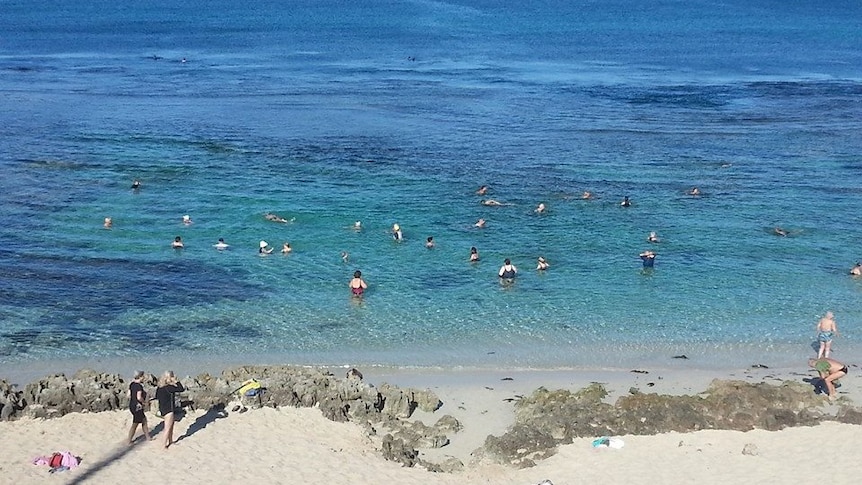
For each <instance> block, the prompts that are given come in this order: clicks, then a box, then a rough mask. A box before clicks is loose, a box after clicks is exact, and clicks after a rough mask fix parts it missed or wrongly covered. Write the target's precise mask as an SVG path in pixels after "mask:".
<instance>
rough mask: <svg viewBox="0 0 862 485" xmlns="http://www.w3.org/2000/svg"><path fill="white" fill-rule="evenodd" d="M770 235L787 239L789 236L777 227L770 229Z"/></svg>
mask: <svg viewBox="0 0 862 485" xmlns="http://www.w3.org/2000/svg"><path fill="white" fill-rule="evenodd" d="M772 233H773V234H775V235H776V236H781V237H787V235H788V234H789V233H788V232H787V231H786V230H784V229H782V228H781V227H779V226H775V227H774V228H773V229H772Z"/></svg>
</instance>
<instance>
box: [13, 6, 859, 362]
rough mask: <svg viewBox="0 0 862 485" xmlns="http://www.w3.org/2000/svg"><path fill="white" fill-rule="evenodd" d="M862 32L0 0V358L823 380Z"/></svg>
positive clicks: (812, 11) (801, 15) (851, 14)
mask: <svg viewBox="0 0 862 485" xmlns="http://www.w3.org/2000/svg"><path fill="white" fill-rule="evenodd" d="M860 19H862V3H860V2H857V1H835V2H809V1H790V2H788V1H777V0H775V1H770V0H766V1H759V2H751V1H745V0H728V1H724V2H707V1H692V0H689V1H671V0H656V1H649V2H644V1H635V0H609V1H607V0H604V1H583V0H575V1H564V0H547V1H536V2H533V1H531V2H505V1H494V0H487V1H481V0H475V1H474V0H465V1H459V2H442V1H422V0H417V1H389V2H378V1H370V0H357V1H348V2H344V1H339V2H335V1H327V0H314V1H304V0H298V1H291V2H251V3H249V2H231V1H224V0H217V1H206V2H204V1H200V0H192V1H186V2H168V1H139V2H122V3H119V4H118V3H117V2H108V1H104V0H95V1H88V2H68V1H59V0H46V1H43V2H38V3H35V4H34V3H33V2H30V1H19V0H0V366H2V367H0V371H2V369H3V368H6V369H12V368H16V367H17V368H20V367H26V366H28V365H33V364H35V363H37V362H38V363H44V362H53V361H56V362H61V361H64V360H68V359H71V360H76V361H87V360H88V359H93V360H98V359H106V358H110V359H120V360H124V361H127V362H134V361H135V359H144V358H148V359H153V358H162V357H164V358H178V357H182V358H188V359H191V360H194V359H218V358H219V356H223V357H224V358H225V359H228V358H230V359H234V360H245V361H249V362H252V361H256V360H260V359H262V358H263V356H266V358H267V359H271V360H278V361H282V362H289V363H307V364H323V365H330V364H349V365H395V366H443V367H446V366H455V367H460V366H478V367H506V366H508V367H531V368H557V367H578V366H609V367H613V366H626V365H638V364H640V363H643V362H666V361H668V360H670V357H671V356H674V355H681V354H685V355H686V356H687V357H689V361H690V362H692V363H699V364H702V365H710V364H715V365H722V364H727V363H728V361H727V357H728V356H729V355H734V354H737V355H739V354H740V353H742V355H743V356H744V358H742V360H741V361H735V362H741V363H743V364H748V363H752V362H754V361H758V360H761V359H766V360H769V361H770V362H772V361H775V362H782V363H787V362H793V361H799V362H803V361H804V359H805V358H807V357H809V356H813V355H814V352H813V351H812V349H811V345H812V341H813V338H814V324H815V323H816V321H817V319H818V318H819V316H821V315H822V314H823V313H824V312H825V311H827V310H832V311H833V312H835V315H836V319H837V322H838V326H839V329H840V330H841V332H842V337H841V338H840V339H838V340H837V341H836V343H835V352H836V353H835V356H836V357H837V358H842V359H848V358H850V359H862V352H860V348H862V334H860V329H862V325H860V315H862V279H854V278H851V277H850V276H849V275H848V270H849V268H850V267H851V266H853V264H854V263H855V262H856V261H857V260H860V259H862V248H860V236H862V227H860V223H862V220H860V209H862V182H860V180H862V136H860V135H862V29H860V28H859V26H860V23H859V22H860ZM135 179H139V180H140V181H141V183H142V188H141V189H140V190H137V191H133V190H131V188H130V187H131V184H132V181H133V180H135ZM480 185H488V186H489V187H490V190H489V193H488V194H487V195H486V196H485V197H481V196H479V195H476V194H475V191H476V189H477V188H478V187H479V186H480ZM692 187H698V188H699V189H700V191H701V193H702V194H701V195H700V196H698V197H693V196H689V195H687V193H686V192H687V191H688V190H689V189H691V188H692ZM584 191H590V192H592V193H594V194H595V199H594V200H581V199H580V195H581V193H582V192H584ZM624 196H629V197H630V198H631V200H632V201H633V206H632V207H629V208H623V207H620V205H619V202H620V201H621V200H622V198H623V197H624ZM483 198H494V199H497V200H499V201H502V202H505V203H507V204H508V205H505V206H502V207H486V206H483V205H482V204H481V203H480V202H481V200H483ZM540 202H541V203H545V204H546V206H547V207H548V210H547V213H545V214H541V215H537V214H535V213H534V212H533V209H534V208H535V207H536V206H537V204H538V203H540ZM267 212H274V213H277V214H279V215H282V216H284V217H286V218H287V219H290V220H292V222H290V223H288V224H279V223H274V222H270V221H267V220H265V218H264V214H265V213H267ZM183 215H190V216H191V218H192V220H193V221H194V222H193V224H191V225H184V224H183V223H182V222H181V218H182V216H183ZM105 217H111V218H112V219H113V227H112V228H111V229H105V228H103V227H102V221H103V220H104V218H105ZM480 218H484V219H486V220H487V227H485V228H484V229H478V228H475V227H473V225H474V223H475V222H476V221H477V220H478V219H480ZM355 221H361V222H362V227H363V229H362V230H361V231H354V230H352V229H351V226H352V225H353V224H354V222H355ZM395 223H398V224H399V225H400V226H401V228H402V230H403V232H404V240H403V241H402V242H400V243H398V242H395V241H393V239H392V238H391V236H390V234H389V229H390V228H391V226H392V225H393V224H395ZM776 226H780V227H782V228H784V229H785V230H787V231H788V232H789V234H788V235H787V236H786V237H782V236H776V235H775V234H773V228H774V227H776ZM650 231H656V232H657V233H658V235H659V237H660V238H661V242H660V243H658V244H650V243H648V242H647V241H646V237H647V234H648V233H649V232H650ZM176 236H181V237H182V239H183V240H184V242H185V248H184V249H182V250H174V249H172V248H171V244H170V243H171V241H172V240H173V239H174V237H176ZM428 236H433V238H434V241H435V242H436V247H435V248H434V249H426V247H425V245H424V243H425V240H426V238H427V237H428ZM218 238H224V239H225V240H226V241H227V243H228V244H230V248H229V249H228V250H226V251H218V250H216V249H214V248H213V244H214V243H215V242H216V241H217V239H218ZM261 240H265V241H267V242H268V243H269V244H270V245H271V246H273V247H274V248H275V252H274V253H273V254H271V255H269V256H264V257H262V256H260V255H259V254H258V243H259V241H261ZM288 241H289V242H290V244H291V246H292V248H293V252H292V253H291V254H289V255H282V254H281V253H280V252H279V250H280V248H281V246H282V244H283V243H284V242H288ZM471 246H475V247H477V248H478V250H479V253H480V255H481V261H480V262H478V263H476V264H471V263H469V262H468V258H469V252H470V247H471ZM645 249H652V250H654V251H656V252H657V253H658V256H657V259H656V264H655V268H654V270H652V271H649V272H646V271H644V270H643V269H642V267H641V261H640V259H639V258H638V254H639V253H640V252H641V251H643V250H645ZM342 252H347V253H349V260H348V262H347V263H345V262H343V261H342V257H341V254H342ZM539 256H544V257H545V258H546V259H547V260H548V261H549V262H550V264H551V267H550V269H549V270H548V271H546V272H542V273H539V272H537V271H535V265H536V258H537V257H539ZM504 258H511V259H512V261H513V263H514V264H515V265H516V266H518V268H519V269H520V274H519V276H518V278H517V279H516V281H515V283H514V284H513V285H511V286H503V285H501V284H500V282H499V281H498V278H497V270H498V269H499V267H500V265H501V264H502V262H503V259H504ZM357 269H358V270H361V271H362V273H363V276H364V277H365V279H366V280H367V281H368V283H369V289H368V291H367V292H366V294H365V297H364V298H363V299H362V300H361V301H357V300H355V299H352V298H351V297H350V294H349V291H348V288H347V283H348V281H349V280H350V278H351V276H352V274H353V272H354V271H355V270H357ZM770 359H771V360H770ZM802 365H804V363H803V364H802ZM178 370H180V371H181V369H178ZM0 377H2V376H0Z"/></svg>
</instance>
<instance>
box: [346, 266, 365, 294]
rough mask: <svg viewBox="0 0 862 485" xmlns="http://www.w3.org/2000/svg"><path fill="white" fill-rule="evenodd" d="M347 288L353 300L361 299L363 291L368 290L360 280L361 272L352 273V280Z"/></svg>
mask: <svg viewBox="0 0 862 485" xmlns="http://www.w3.org/2000/svg"><path fill="white" fill-rule="evenodd" d="M347 286H348V287H350V293H351V294H352V295H353V297H354V298H362V294H363V293H365V289H366V288H368V285H367V284H366V283H365V280H363V279H362V272H361V271H359V270H356V271H355V272H354V273H353V279H352V280H350V283H348V284H347Z"/></svg>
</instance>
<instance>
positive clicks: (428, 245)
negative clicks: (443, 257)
mask: <svg viewBox="0 0 862 485" xmlns="http://www.w3.org/2000/svg"><path fill="white" fill-rule="evenodd" d="M425 247H426V248H428V249H434V237H433V236H428V239H427V240H426V241H425Z"/></svg>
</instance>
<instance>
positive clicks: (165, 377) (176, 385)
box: [156, 371, 186, 448]
mask: <svg viewBox="0 0 862 485" xmlns="http://www.w3.org/2000/svg"><path fill="white" fill-rule="evenodd" d="M185 390H186V389H185V388H184V387H183V385H182V383H180V381H178V380H177V378H176V377H175V376H174V373H173V371H165V373H164V374H162V378H161V379H159V387H157V388H156V400H158V401H159V414H161V415H162V417H163V418H165V448H167V447H169V446H171V443H173V441H174V417H175V415H174V413H175V412H176V410H177V409H176V408H177V406H176V402H177V401H176V394H177V393H178V392H183V391H185Z"/></svg>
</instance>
